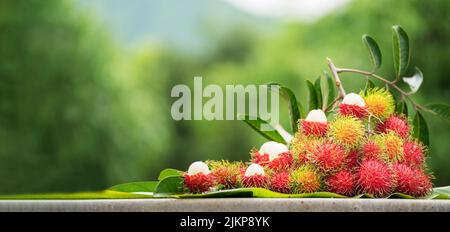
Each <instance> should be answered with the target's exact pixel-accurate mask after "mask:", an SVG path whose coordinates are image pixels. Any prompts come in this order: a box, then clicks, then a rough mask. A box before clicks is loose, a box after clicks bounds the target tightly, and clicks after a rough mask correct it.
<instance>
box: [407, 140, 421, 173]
mask: <svg viewBox="0 0 450 232" xmlns="http://www.w3.org/2000/svg"><path fill="white" fill-rule="evenodd" d="M424 150H425V148H424V146H423V145H422V144H420V143H418V142H415V141H406V142H405V143H403V163H404V164H406V165H408V166H410V167H413V168H421V167H423V165H424V162H425V154H424V152H425V151H424Z"/></svg>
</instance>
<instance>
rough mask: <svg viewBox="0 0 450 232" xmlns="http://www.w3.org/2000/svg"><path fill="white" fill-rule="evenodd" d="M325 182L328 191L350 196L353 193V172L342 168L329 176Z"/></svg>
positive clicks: (354, 184)
mask: <svg viewBox="0 0 450 232" xmlns="http://www.w3.org/2000/svg"><path fill="white" fill-rule="evenodd" d="M325 184H326V186H327V189H328V190H329V191H331V192H334V193H337V194H341V195H344V196H352V195H354V193H355V186H356V183H355V177H354V174H353V173H351V172H350V171H347V170H342V171H339V172H337V173H335V174H333V175H331V176H329V177H328V178H327V180H326V182H325Z"/></svg>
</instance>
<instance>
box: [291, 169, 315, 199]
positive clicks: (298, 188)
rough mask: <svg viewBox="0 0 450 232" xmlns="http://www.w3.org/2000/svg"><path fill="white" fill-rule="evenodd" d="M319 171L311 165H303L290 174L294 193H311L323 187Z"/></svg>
mask: <svg viewBox="0 0 450 232" xmlns="http://www.w3.org/2000/svg"><path fill="white" fill-rule="evenodd" d="M321 179H322V178H321V176H320V174H319V172H318V171H317V170H316V169H315V168H314V167H313V166H311V165H302V166H300V167H299V168H297V169H295V170H294V171H293V172H292V173H291V176H290V184H289V185H290V188H291V190H292V192H293V193H311V192H317V191H319V190H320V189H321V186H322V182H321V181H322V180H321Z"/></svg>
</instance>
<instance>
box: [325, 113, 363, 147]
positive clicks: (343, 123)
mask: <svg viewBox="0 0 450 232" xmlns="http://www.w3.org/2000/svg"><path fill="white" fill-rule="evenodd" d="M364 133H365V130H364V125H363V123H362V121H361V120H359V119H357V118H355V117H353V116H338V117H336V118H335V119H334V120H333V121H332V122H331V123H330V128H329V134H330V136H331V137H332V138H333V139H334V140H335V141H336V142H338V143H339V144H341V145H343V146H345V147H348V148H354V147H357V146H358V145H359V144H360V142H361V141H362V139H363V138H364Z"/></svg>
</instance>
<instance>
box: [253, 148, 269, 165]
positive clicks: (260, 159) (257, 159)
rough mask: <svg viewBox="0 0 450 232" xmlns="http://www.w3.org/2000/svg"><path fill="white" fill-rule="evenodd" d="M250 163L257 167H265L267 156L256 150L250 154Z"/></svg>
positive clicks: (267, 160)
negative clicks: (257, 165)
mask: <svg viewBox="0 0 450 232" xmlns="http://www.w3.org/2000/svg"><path fill="white" fill-rule="evenodd" d="M250 156H251V162H252V163H255V164H259V165H265V164H267V163H268V162H269V154H261V153H259V151H258V150H257V149H256V148H253V149H252V151H251V152H250Z"/></svg>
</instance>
